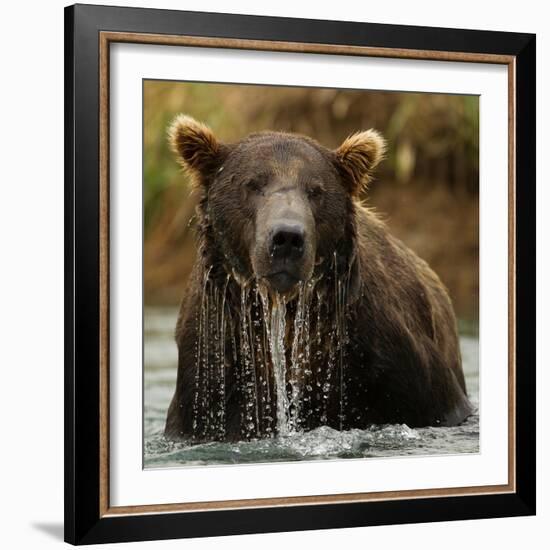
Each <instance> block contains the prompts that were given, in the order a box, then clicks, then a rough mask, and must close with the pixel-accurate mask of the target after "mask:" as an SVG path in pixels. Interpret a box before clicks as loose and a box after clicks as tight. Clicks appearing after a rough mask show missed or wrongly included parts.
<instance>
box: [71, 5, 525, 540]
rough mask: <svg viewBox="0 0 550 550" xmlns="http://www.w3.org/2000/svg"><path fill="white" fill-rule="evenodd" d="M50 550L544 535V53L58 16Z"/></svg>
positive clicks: (468, 38) (407, 35)
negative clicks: (58, 338) (58, 548)
mask: <svg viewBox="0 0 550 550" xmlns="http://www.w3.org/2000/svg"><path fill="white" fill-rule="evenodd" d="M65 63H66V65H65V67H66V70H65V73H66V85H65V101H66V103H65V112H66V121H65V132H66V134H65V135H66V137H65V168H66V170H65V174H66V175H65V190H66V191H65V193H66V194H65V196H66V205H65V222H66V249H65V259H66V270H65V277H66V279H65V285H66V286H65V288H66V295H65V303H66V309H65V318H66V332H65V349H66V361H65V411H66V415H65V437H66V445H65V476H66V477H65V538H66V540H67V541H68V542H71V543H73V544H90V543H100V542H116V541H137V540H151V539H166V538H178V537H200V536H215V535H228V534H241V533H243V534H244V533H257V532H270V531H271V532H273V531H291V530H304V529H321V528H335V527H351V526H366V525H380V524H392V523H396V524H397V523H409V522H429V521H442V520H454V519H456V520H458V519H473V518H489V517H502V516H518V515H530V514H534V513H535V357H534V355H535V330H534V329H535V284H534V283H535V269H534V265H535V256H534V243H535V237H534V235H535V185H534V180H535V36H534V35H529V34H519V33H502V32H492V31H471V30H457V29H438V28H427V27H405V26H394V25H379V24H371V23H368V24H367V23H351V22H346V23H344V22H335V21H315V20H300V19H284V18H272V17H257V16H245V15H227V14H213V13H209V14H207V13H198V12H177V11H166V10H156V9H137V8H116V7H104V6H91V5H76V6H71V7H68V8H66V12H65Z"/></svg>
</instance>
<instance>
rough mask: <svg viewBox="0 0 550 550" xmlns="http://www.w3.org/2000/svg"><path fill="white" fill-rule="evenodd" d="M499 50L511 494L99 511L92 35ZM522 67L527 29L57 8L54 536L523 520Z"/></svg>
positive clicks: (529, 75) (527, 373) (530, 160)
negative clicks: (505, 63) (509, 155)
mask: <svg viewBox="0 0 550 550" xmlns="http://www.w3.org/2000/svg"><path fill="white" fill-rule="evenodd" d="M101 31H116V32H125V33H147V34H155V35H187V36H197V37H215V38H230V39H242V40H255V41H280V42H292V43H297V44H334V45H343V46H359V47H373V48H387V49H389V50H391V49H400V50H418V51H443V52H466V53H472V54H498V55H504V56H512V57H513V58H514V66H515V75H516V80H515V122H516V124H515V180H516V192H515V212H516V216H515V245H516V256H515V257H516V262H515V281H516V284H515V289H514V290H515V296H514V297H513V298H514V300H513V304H514V305H515V306H514V307H515V319H516V325H515V326H516V329H515V331H516V332H515V341H516V350H515V352H516V353H515V355H516V365H517V368H516V371H515V372H516V378H515V389H516V401H515V407H514V414H515V418H514V421H515V434H516V445H515V491H513V492H510V493H506V494H484V495H469V496H447V497H446V496H439V497H437V498H434V497H429V498H414V499H412V498H411V499H398V500H382V501H369V502H348V503H337V504H315V505H291V506H273V507H261V508H242V509H228V510H208V511H188V512H170V513H154V514H125V515H120V516H115V515H102V514H101V513H100V489H99V487H100V460H101V459H100V426H99V417H100V399H99V394H100V375H99V363H100V349H99V345H98V342H99V340H100V227H99V212H100V193H99V179H100V174H99V171H100V162H99V161H100V145H99V140H100V136H99V131H100V123H99V108H100V90H99V65H100V48H99V40H100V32H101ZM535 61H536V37H535V35H532V34H521V33H504V32H493V31H473V30H459V29H444V28H428V27H414V26H402V25H385V24H384V25H382V24H373V23H353V22H338V21H321V20H305V19H289V18H276V17H259V16H248V15H228V14H215V13H198V12H184V11H168V10H157V9H142V8H120V7H105V6H93V5H75V6H70V7H67V8H66V9H65V228H66V229H65V540H66V541H67V542H70V543H72V544H91V543H105V542H118V541H120V542H122V541H140V540H153V539H170V538H183V537H202V536H217V535H230V534H244V533H260V532H278V531H298V530H306V529H329V528H338V527H355V526H367V525H383V524H390V523H391V524H398V523H415V522H435V521H448V520H460V519H481V518H494V517H503V516H524V515H533V514H535V500H536V499H535V497H536V490H535V475H536V474H535V471H536V468H535V466H536V463H535V460H536V457H535V455H536V442H535V433H536V419H535V406H536V403H535V349H536V346H535V244H536V241H535V198H536V197H535V193H536V191H535V135H536V133H535V130H536V119H535V115H536V113H535V78H536V76H535Z"/></svg>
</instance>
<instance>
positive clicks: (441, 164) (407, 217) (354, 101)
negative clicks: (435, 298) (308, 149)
mask: <svg viewBox="0 0 550 550" xmlns="http://www.w3.org/2000/svg"><path fill="white" fill-rule="evenodd" d="M180 112H183V113H186V114H189V115H191V116H193V117H194V118H196V119H197V120H200V121H202V122H205V123H206V124H208V125H209V126H210V127H211V128H212V130H213V131H214V132H215V134H216V135H217V136H218V138H219V139H220V140H222V141H227V142H232V141H237V140H239V139H241V138H242V137H244V136H246V135H247V134H249V133H250V132H254V131H260V130H267V129H269V130H281V131H287V132H297V133H302V134H306V135H309V136H311V137H313V138H315V139H317V140H318V141H319V142H321V143H322V144H324V145H325V146H327V147H331V148H335V147H337V146H338V145H339V144H340V143H341V142H342V141H343V140H344V139H345V138H346V137H347V136H348V135H349V134H351V133H354V132H356V131H358V130H361V129H367V128H376V129H377V130H379V131H380V132H381V133H382V134H383V135H384V136H385V138H386V139H387V141H388V150H387V158H386V160H385V161H384V162H383V163H382V164H381V165H380V167H379V169H378V170H377V173H376V176H375V180H374V181H373V183H372V184H371V187H370V189H369V191H368V192H367V196H366V197H365V200H366V201H367V202H368V203H369V204H370V205H371V206H374V207H376V208H377V209H378V210H379V212H380V213H381V214H382V215H383V217H384V218H385V219H386V221H387V223H388V225H389V227H390V230H391V231H392V232H393V233H394V234H395V235H396V236H398V237H399V238H401V239H403V240H404V241H405V243H406V244H408V245H409V246H410V247H411V248H413V249H414V250H415V251H416V252H417V253H418V254H419V255H420V256H421V257H423V258H424V259H425V260H427V261H428V263H430V265H431V266H432V267H433V268H434V269H435V271H436V272H437V273H438V274H439V275H440V277H441V278H442V280H443V282H444V283H445V284H446V286H447V287H448V288H449V290H450V292H451V296H452V298H453V302H454V305H455V309H456V310H457V312H458V313H459V314H460V315H461V316H463V317H466V318H469V319H474V320H475V319H476V318H477V307H478V177H479V174H478V166H479V163H478V156H479V151H478V136H479V127H478V124H479V122H478V121H479V101H478V97H477V96H460V95H444V94H426V93H404V92H380V91H363V90H336V89H321V88H299V87H274V86H252V85H225V84H204V83H185V82H166V81H146V82H145V85H144V136H143V139H144V155H145V158H144V182H145V185H144V193H145V196H144V216H145V219H144V225H145V247H144V285H145V301H146V303H157V304H158V303H165V304H172V303H173V304H175V303H177V302H178V301H179V299H180V297H181V294H182V293H183V289H184V288H185V282H186V278H187V275H188V273H189V270H190V268H191V266H192V263H193V260H194V240H193V234H192V231H191V226H192V222H193V214H194V209H195V206H196V196H193V195H192V194H191V195H190V189H189V185H188V184H189V182H188V181H187V176H186V175H185V174H182V172H181V170H180V168H179V166H178V164H177V163H176V162H175V160H174V158H173V155H172V153H171V152H170V150H169V148H168V146H167V141H166V128H167V126H168V125H169V123H170V122H171V120H172V119H173V117H174V116H175V115H176V114H178V113H180Z"/></svg>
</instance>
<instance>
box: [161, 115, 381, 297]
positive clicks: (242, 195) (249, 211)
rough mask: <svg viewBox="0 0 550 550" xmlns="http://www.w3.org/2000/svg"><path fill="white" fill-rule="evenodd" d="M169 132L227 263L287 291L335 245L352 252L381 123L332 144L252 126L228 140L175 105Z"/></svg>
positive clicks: (325, 259)
mask: <svg viewBox="0 0 550 550" xmlns="http://www.w3.org/2000/svg"><path fill="white" fill-rule="evenodd" d="M168 134H169V142H170V145H171V148H172V150H173V151H174V153H175V155H176V157H177V159H178V161H179V163H180V164H181V165H182V166H183V167H184V168H185V169H186V170H188V171H189V172H190V174H191V176H192V179H193V182H194V186H195V188H196V189H198V190H199V192H200V194H201V201H200V206H199V214H200V217H201V223H202V224H203V225H204V227H203V231H204V232H206V233H207V235H208V238H209V239H210V241H211V242H209V243H208V245H207V246H206V248H208V250H209V253H212V250H213V249H216V250H217V253H218V254H219V255H221V257H222V258H223V260H222V261H223V263H224V266H225V269H226V271H229V272H232V273H233V274H237V275H238V276H240V277H241V278H242V279H243V280H248V279H250V278H255V279H256V280H257V281H258V282H260V283H262V284H265V285H266V286H267V288H268V289H269V290H270V291H276V292H278V293H280V294H283V295H288V294H291V293H292V292H293V291H294V290H295V289H296V286H297V284H298V283H299V282H305V281H308V280H310V279H311V278H312V277H313V276H314V274H315V272H316V271H318V270H322V269H323V266H325V265H327V263H328V261H330V259H331V258H332V257H333V255H334V257H336V256H335V254H336V253H337V251H338V254H344V255H346V254H347V255H348V256H349V255H350V254H352V252H351V243H352V242H353V237H354V235H353V231H354V227H353V208H354V204H355V202H356V201H357V200H358V197H359V195H360V193H361V191H362V190H363V189H364V187H365V186H366V185H367V183H368V181H369V180H370V177H371V174H372V170H373V169H374V168H375V166H376V165H377V164H378V163H379V162H380V160H381V158H382V156H383V153H384V148H385V143H384V140H383V138H382V137H381V136H380V135H379V134H378V133H377V132H376V131H375V130H366V131H363V132H358V133H356V134H353V135H351V136H349V137H348V138H347V139H345V140H344V142H343V143H342V144H341V145H340V146H339V147H338V148H337V149H336V150H331V149H328V148H325V147H323V146H322V145H320V144H319V143H317V142H316V141H315V140H313V139H311V138H308V137H306V136H301V135H296V134H288V133H281V132H260V133H254V134H251V135H249V136H248V137H246V138H245V139H243V140H241V141H239V142H237V143H231V144H229V143H222V142H221V141H219V140H218V139H217V138H216V136H215V135H214V133H213V132H212V131H211V130H210V129H209V128H208V127H207V126H205V125H204V124H201V123H199V122H197V121H196V120H194V119H193V118H191V117H189V116H186V115H179V116H178V117H176V119H175V120H174V122H173V123H172V124H171V126H170V128H169V131H168Z"/></svg>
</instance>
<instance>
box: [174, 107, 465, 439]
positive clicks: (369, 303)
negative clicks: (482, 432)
mask: <svg viewBox="0 0 550 550" xmlns="http://www.w3.org/2000/svg"><path fill="white" fill-rule="evenodd" d="M169 136H170V143H171V146H172V148H173V150H174V151H175V152H176V154H177V156H178V159H179V161H180V162H181V163H182V165H184V166H185V167H186V169H189V170H191V172H192V173H193V175H194V177H195V180H196V182H197V185H198V188H199V189H200V192H201V193H202V195H201V201H200V204H199V207H198V212H197V215H198V221H199V223H198V226H199V230H198V255H197V261H196V264H195V266H194V269H193V272H192V274H191V277H190V280H189V283H188V285H187V290H186V293H185V296H184V298H183V301H182V305H181V309H180V314H179V318H178V322H177V327H176V341H177V344H178V350H179V360H178V374H177V382H176V389H175V394H174V397H173V399H172V402H171V404H170V407H169V411H168V415H167V421H166V429H165V434H166V436H167V437H170V438H180V437H189V436H193V434H194V432H195V430H194V428H193V418H192V417H193V408H192V402H193V393H194V388H195V386H194V377H195V366H194V361H195V359H194V350H195V342H196V338H197V326H196V319H197V312H198V309H199V307H200V301H201V296H202V288H203V281H204V274H205V272H206V271H207V270H209V269H210V270H211V272H210V273H211V275H210V277H211V279H212V281H213V284H215V285H218V286H219V287H220V288H221V286H222V285H223V284H224V283H225V282H226V281H227V274H228V273H234V274H235V275H236V276H237V280H241V281H243V280H249V279H252V278H253V275H254V274H253V271H252V267H251V262H250V258H249V251H250V247H251V246H252V240H253V238H254V224H255V223H257V222H256V220H255V216H254V200H253V199H252V198H251V197H252V195H251V193H252V191H251V189H254V186H255V185H256V186H258V185H261V182H258V181H255V179H254V177H255V175H256V174H257V173H258V170H259V169H261V167H262V166H264V165H265V164H266V163H268V162H273V159H275V162H276V163H282V164H284V163H285V162H290V161H292V160H293V159H295V158H296V157H297V156H298V157H300V158H301V157H304V158H305V160H306V161H307V162H306V165H307V167H308V170H309V171H310V172H311V174H312V175H311V180H317V179H318V178H319V177H322V178H323V180H324V184H325V186H324V199H323V201H322V202H319V203H314V200H315V199H313V198H312V199H311V200H312V204H313V207H312V208H313V210H314V215H315V222H316V228H317V242H318V249H317V255H318V256H319V258H320V261H319V263H318V265H317V267H316V272H317V273H320V274H322V275H324V278H323V279H322V282H321V284H320V286H319V289H320V292H321V294H322V295H323V296H324V297H326V299H327V303H330V299H329V298H330V294H331V292H332V289H333V288H334V287H333V286H332V284H333V280H332V279H331V276H330V269H329V267H330V261H329V260H330V258H331V255H332V254H336V256H337V261H338V265H339V269H340V271H341V272H342V273H345V272H347V273H349V280H348V284H349V292H348V300H347V302H348V303H347V304H346V308H347V313H348V318H349V322H348V328H349V343H348V345H347V351H346V404H345V408H346V410H345V422H344V424H342V423H341V421H340V418H339V412H338V410H337V405H336V401H337V399H336V398H334V399H332V401H331V405H330V407H329V409H330V410H329V411H328V416H327V418H324V419H322V418H320V416H319V415H318V414H316V413H315V412H314V411H313V409H314V405H315V404H314V403H311V404H310V407H311V412H309V414H308V415H307V421H305V422H304V425H303V427H304V429H313V428H315V427H317V426H319V425H321V424H328V425H330V426H332V427H335V428H343V429H350V428H364V427H366V426H368V425H370V424H373V423H376V424H380V423H406V424H408V425H409V426H411V427H416V426H426V425H456V424H458V423H460V422H462V421H463V420H464V419H465V418H466V417H467V416H468V415H469V414H470V413H471V411H472V408H471V405H470V403H469V401H468V398H467V395H466V389H465V383H464V375H463V372H462V365H461V357H460V350H459V346H458V335H457V327H456V320H455V316H454V313H453V309H452V304H451V302H450V299H449V296H448V293H447V291H446V289H445V288H444V286H443V285H442V283H441V281H440V280H439V278H438V277H437V275H436V274H435V273H434V272H433V271H432V270H431V269H430V268H429V266H428V265H427V264H426V262H424V261H423V260H422V259H420V258H419V257H418V256H417V255H416V254H414V252H412V251H411V250H410V249H408V248H407V247H406V246H405V245H404V244H403V243H402V242H400V241H399V240H397V239H396V238H394V237H393V236H391V235H390V234H389V232H388V230H387V228H386V227H385V225H384V223H383V222H382V221H381V220H380V219H379V218H378V217H377V216H376V214H375V213H374V212H372V211H371V210H369V209H368V208H366V207H364V206H363V205H361V203H360V202H359V200H358V199H357V194H358V187H359V186H362V185H364V184H365V182H366V181H368V178H369V177H370V175H371V172H372V169H373V168H374V167H375V165H376V164H377V163H378V162H379V161H380V159H381V157H382V154H383V140H382V138H381V137H380V136H379V135H378V134H377V133H376V132H374V131H368V132H362V133H359V134H355V135H354V136H352V137H350V138H348V139H347V140H346V141H345V142H344V143H343V144H342V146H340V148H338V149H337V150H336V151H331V150H328V149H326V148H324V147H322V146H321V145H319V144H318V143H317V142H315V141H314V140H312V139H310V138H308V137H305V136H296V135H293V134H282V133H277V132H265V133H259V134H252V135H251V136H249V137H247V138H245V139H244V140H243V141H241V142H239V143H237V144H232V145H228V144H220V143H218V141H217V140H216V138H215V137H214V135H213V134H212V132H211V131H210V130H208V129H207V128H206V127H204V126H203V125H200V124H199V123H197V122H195V121H193V120H192V119H189V117H178V118H177V119H176V121H175V122H174V124H173V126H172V127H171V129H170V132H169ZM310 172H308V173H310ZM304 185H305V186H307V185H308V182H307V181H306V182H304ZM254 192H257V189H256V191H254ZM323 272H326V273H323ZM237 280H236V279H234V278H231V279H230V282H229V283H228V295H227V302H228V311H231V312H232V314H231V319H232V322H234V323H238V318H239V307H240V297H241V295H240V286H239V284H238V282H237ZM289 311H290V314H291V312H292V303H291V304H290V306H289ZM332 314H333V312H331V311H330V308H328V309H327V310H326V311H323V317H322V319H323V326H322V327H321V328H322V330H323V331H324V332H327V331H328V330H329V328H330V319H331V315H332ZM313 324H314V323H313ZM289 326H291V322H287V327H289ZM315 330H316V327H315V326H312V331H315ZM312 333H313V332H312ZM323 339H324V340H323V341H326V336H323ZM228 355H229V354H228ZM287 363H288V362H287ZM314 367H315V369H313V370H314V371H315V372H317V370H318V371H319V372H320V373H321V374H319V375H318V376H322V372H323V368H324V365H323V364H319V365H314ZM239 368H240V366H239V365H238V364H234V361H232V359H231V358H230V357H227V358H226V362H225V370H226V377H227V385H226V394H225V395H226V397H225V410H226V411H227V414H226V421H225V424H226V425H225V433H224V438H226V439H233V440H235V439H240V438H242V437H243V433H242V427H241V424H242V418H241V413H240V408H241V404H242V395H240V390H239V385H238V383H237V380H236V375H235V373H236V372H237V371H238V369H239ZM271 382H272V381H271ZM312 382H315V380H312ZM262 421H263V420H262ZM268 424H269V423H268V421H267V420H266V421H265V422H264V424H262V425H268ZM270 427H271V430H268V433H273V430H274V429H275V428H276V427H275V425H274V424H273V422H271V424H270ZM262 435H267V433H266V432H263V431H262V433H260V436H262ZM206 438H207V439H208V437H206ZM210 438H215V437H210Z"/></svg>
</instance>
